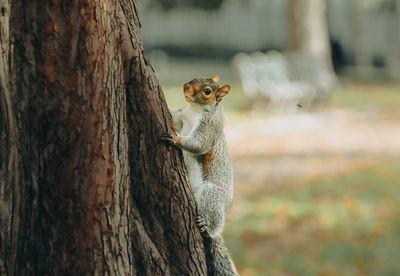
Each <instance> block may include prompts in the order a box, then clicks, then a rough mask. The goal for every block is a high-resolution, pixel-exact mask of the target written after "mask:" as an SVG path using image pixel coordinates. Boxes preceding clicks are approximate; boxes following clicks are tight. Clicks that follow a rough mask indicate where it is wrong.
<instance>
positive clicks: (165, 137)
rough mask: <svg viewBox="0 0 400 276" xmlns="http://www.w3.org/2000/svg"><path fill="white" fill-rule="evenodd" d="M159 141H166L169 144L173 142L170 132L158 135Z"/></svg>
mask: <svg viewBox="0 0 400 276" xmlns="http://www.w3.org/2000/svg"><path fill="white" fill-rule="evenodd" d="M160 139H161V141H163V142H167V143H169V144H172V145H173V144H175V142H174V137H173V136H172V135H171V133H168V132H167V133H164V134H163V135H161V137H160Z"/></svg>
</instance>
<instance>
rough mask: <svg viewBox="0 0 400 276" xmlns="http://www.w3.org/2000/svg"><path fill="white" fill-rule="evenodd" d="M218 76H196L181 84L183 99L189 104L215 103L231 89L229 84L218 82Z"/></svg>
mask: <svg viewBox="0 0 400 276" xmlns="http://www.w3.org/2000/svg"><path fill="white" fill-rule="evenodd" d="M218 80H219V77H218V76H212V77H211V78H196V79H194V80H191V81H190V82H187V83H185V84H184V85H183V93H184V94H185V99H186V101H188V102H189V103H191V104H199V105H217V104H218V103H219V102H221V101H222V99H223V98H224V96H226V95H227V94H228V92H229V90H230V89H231V86H230V85H229V84H225V85H223V86H221V85H219V83H218Z"/></svg>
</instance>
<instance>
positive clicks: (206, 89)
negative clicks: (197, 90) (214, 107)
mask: <svg viewBox="0 0 400 276" xmlns="http://www.w3.org/2000/svg"><path fill="white" fill-rule="evenodd" d="M203 92H204V94H206V95H210V94H211V89H210V88H208V87H207V88H205V89H204V90H203Z"/></svg>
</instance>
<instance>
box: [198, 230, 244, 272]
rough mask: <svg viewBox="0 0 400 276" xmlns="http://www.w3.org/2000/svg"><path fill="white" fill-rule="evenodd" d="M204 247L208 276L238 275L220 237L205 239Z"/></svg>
mask: <svg viewBox="0 0 400 276" xmlns="http://www.w3.org/2000/svg"><path fill="white" fill-rule="evenodd" d="M204 246H205V251H206V260H207V270H208V275H209V276H237V275H239V274H238V272H237V270H236V267H235V265H234V264H233V261H232V258H231V256H230V255H229V253H228V250H227V249H226V247H225V244H224V240H223V239H222V236H221V235H218V236H216V237H214V238H210V237H207V238H205V239H204Z"/></svg>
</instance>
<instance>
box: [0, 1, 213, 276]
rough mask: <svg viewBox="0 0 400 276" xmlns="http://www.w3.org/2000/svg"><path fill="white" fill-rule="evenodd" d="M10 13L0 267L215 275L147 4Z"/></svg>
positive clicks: (2, 49) (1, 119) (1, 124)
mask: <svg viewBox="0 0 400 276" xmlns="http://www.w3.org/2000/svg"><path fill="white" fill-rule="evenodd" d="M0 9H1V14H0V103H1V112H0V274H2V275H47V274H49V275H59V274H68V275H107V274H108V275H134V274H137V275H204V274H206V268H205V258H204V249H203V245H202V239H201V236H200V234H199V231H198V229H197V228H196V227H194V217H195V211H194V203H193V198H192V195H191V192H190V189H189V186H188V184H187V177H186V172H185V170H184V166H183V163H182V157H181V154H180V153H179V152H178V151H177V150H175V149H170V148H168V147H167V146H165V145H164V144H162V143H161V142H160V141H159V136H160V135H161V134H162V133H163V132H167V131H172V123H171V117H170V114H169V112H168V109H167V107H166V103H165V99H164V97H163V94H162V91H161V90H160V88H159V85H158V81H157V79H156V78H155V76H154V73H153V71H152V69H151V66H150V65H149V64H148V62H147V61H146V60H145V58H144V56H143V48H142V43H141V38H140V22H139V19H138V15H137V8H136V3H135V2H133V1H132V0H120V1H100V0H97V1H96V0H74V1H70V0H68V1H67V0H53V1H44V0H38V1H23V0H0Z"/></svg>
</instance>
